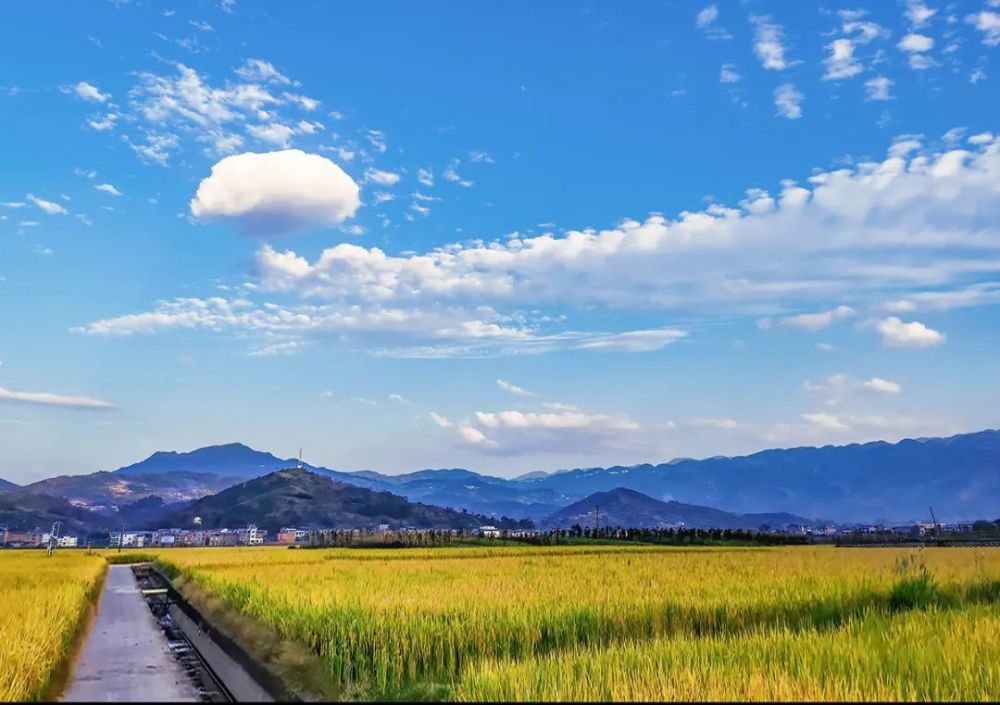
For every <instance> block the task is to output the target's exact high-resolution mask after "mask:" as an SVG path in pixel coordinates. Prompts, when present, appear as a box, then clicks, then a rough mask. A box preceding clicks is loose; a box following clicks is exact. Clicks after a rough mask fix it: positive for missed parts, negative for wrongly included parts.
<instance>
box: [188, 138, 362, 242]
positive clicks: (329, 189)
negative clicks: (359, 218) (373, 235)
mask: <svg viewBox="0 0 1000 705" xmlns="http://www.w3.org/2000/svg"><path fill="white" fill-rule="evenodd" d="M360 205H361V200H360V198H359V188H358V185H357V184H356V183H355V182H354V179H352V178H351V177H350V176H348V175H347V173H346V172H344V170H343V169H341V168H340V167H339V166H337V165H336V164H334V163H333V162H332V161H330V160H329V159H327V158H326V157H321V156H319V155H317V154H306V153H305V152H303V151H301V150H298V149H287V150H282V151H279V152H265V153H263V154H257V153H254V152H247V153H245V154H238V155H235V156H232V157H226V158H225V159H223V160H222V161H220V162H218V163H217V164H216V165H215V166H213V167H212V174H211V175H210V176H209V177H208V178H206V179H204V180H203V181H202V182H201V184H200V185H199V186H198V192H197V194H195V197H194V198H193V199H192V200H191V214H192V215H194V216H195V217H196V218H199V219H204V220H211V219H222V220H230V221H234V222H236V223H237V224H238V225H239V227H241V228H242V229H243V230H245V231H248V232H251V233H255V234H284V233H289V232H294V231H296V230H303V229H309V228H313V227H323V226H331V225H336V224H337V223H340V222H342V221H343V220H345V219H346V218H350V217H351V216H353V215H354V213H355V212H356V211H357V209H358V207H359V206H360Z"/></svg>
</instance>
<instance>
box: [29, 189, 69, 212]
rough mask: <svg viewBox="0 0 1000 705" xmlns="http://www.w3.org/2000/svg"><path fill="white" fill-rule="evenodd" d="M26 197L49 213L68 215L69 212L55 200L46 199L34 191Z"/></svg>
mask: <svg viewBox="0 0 1000 705" xmlns="http://www.w3.org/2000/svg"><path fill="white" fill-rule="evenodd" d="M26 198H27V199H28V200H29V201H31V202H32V203H34V204H35V205H36V206H38V207H39V208H41V209H42V210H43V211H45V212H46V213H48V214H49V215H66V214H67V213H68V212H69V211H67V210H66V209H65V208H63V206H61V205H60V204H58V203H56V202H55V201H46V200H45V199H44V198H39V197H38V196H36V195H34V194H33V193H29V194H28V195H27V196H26Z"/></svg>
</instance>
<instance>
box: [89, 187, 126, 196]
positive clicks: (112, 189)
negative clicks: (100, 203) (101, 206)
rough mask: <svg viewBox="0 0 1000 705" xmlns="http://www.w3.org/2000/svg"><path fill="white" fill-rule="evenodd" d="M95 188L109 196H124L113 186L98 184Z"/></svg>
mask: <svg viewBox="0 0 1000 705" xmlns="http://www.w3.org/2000/svg"><path fill="white" fill-rule="evenodd" d="M94 188H95V189H97V190H98V191H100V192H101V193H106V194H108V195H109V196H121V195H122V192H121V191H119V190H118V189H116V188H115V187H114V186H112V185H111V184H97V185H96V186H94Z"/></svg>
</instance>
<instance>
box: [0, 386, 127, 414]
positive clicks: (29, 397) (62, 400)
mask: <svg viewBox="0 0 1000 705" xmlns="http://www.w3.org/2000/svg"><path fill="white" fill-rule="evenodd" d="M0 402H10V403H14V404H32V405H36V406H59V407H63V408H68V409H83V410H87V411H104V410H108V409H113V408H115V407H114V405H113V404H111V403H109V402H106V401H102V400H100V399H92V398H90V397H74V396H66V395H64V394H53V393H52V392H17V391H14V390H12V389H4V388H3V387H0Z"/></svg>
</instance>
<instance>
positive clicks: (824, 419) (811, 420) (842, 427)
mask: <svg viewBox="0 0 1000 705" xmlns="http://www.w3.org/2000/svg"><path fill="white" fill-rule="evenodd" d="M802 418H803V419H804V420H805V421H806V423H808V424H810V425H812V426H816V427H817V428H821V429H824V430H828V431H847V430H848V426H847V424H845V423H844V422H843V421H841V420H840V418H838V417H837V416H836V415H834V414H828V413H826V412H817V413H812V414H802Z"/></svg>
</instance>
